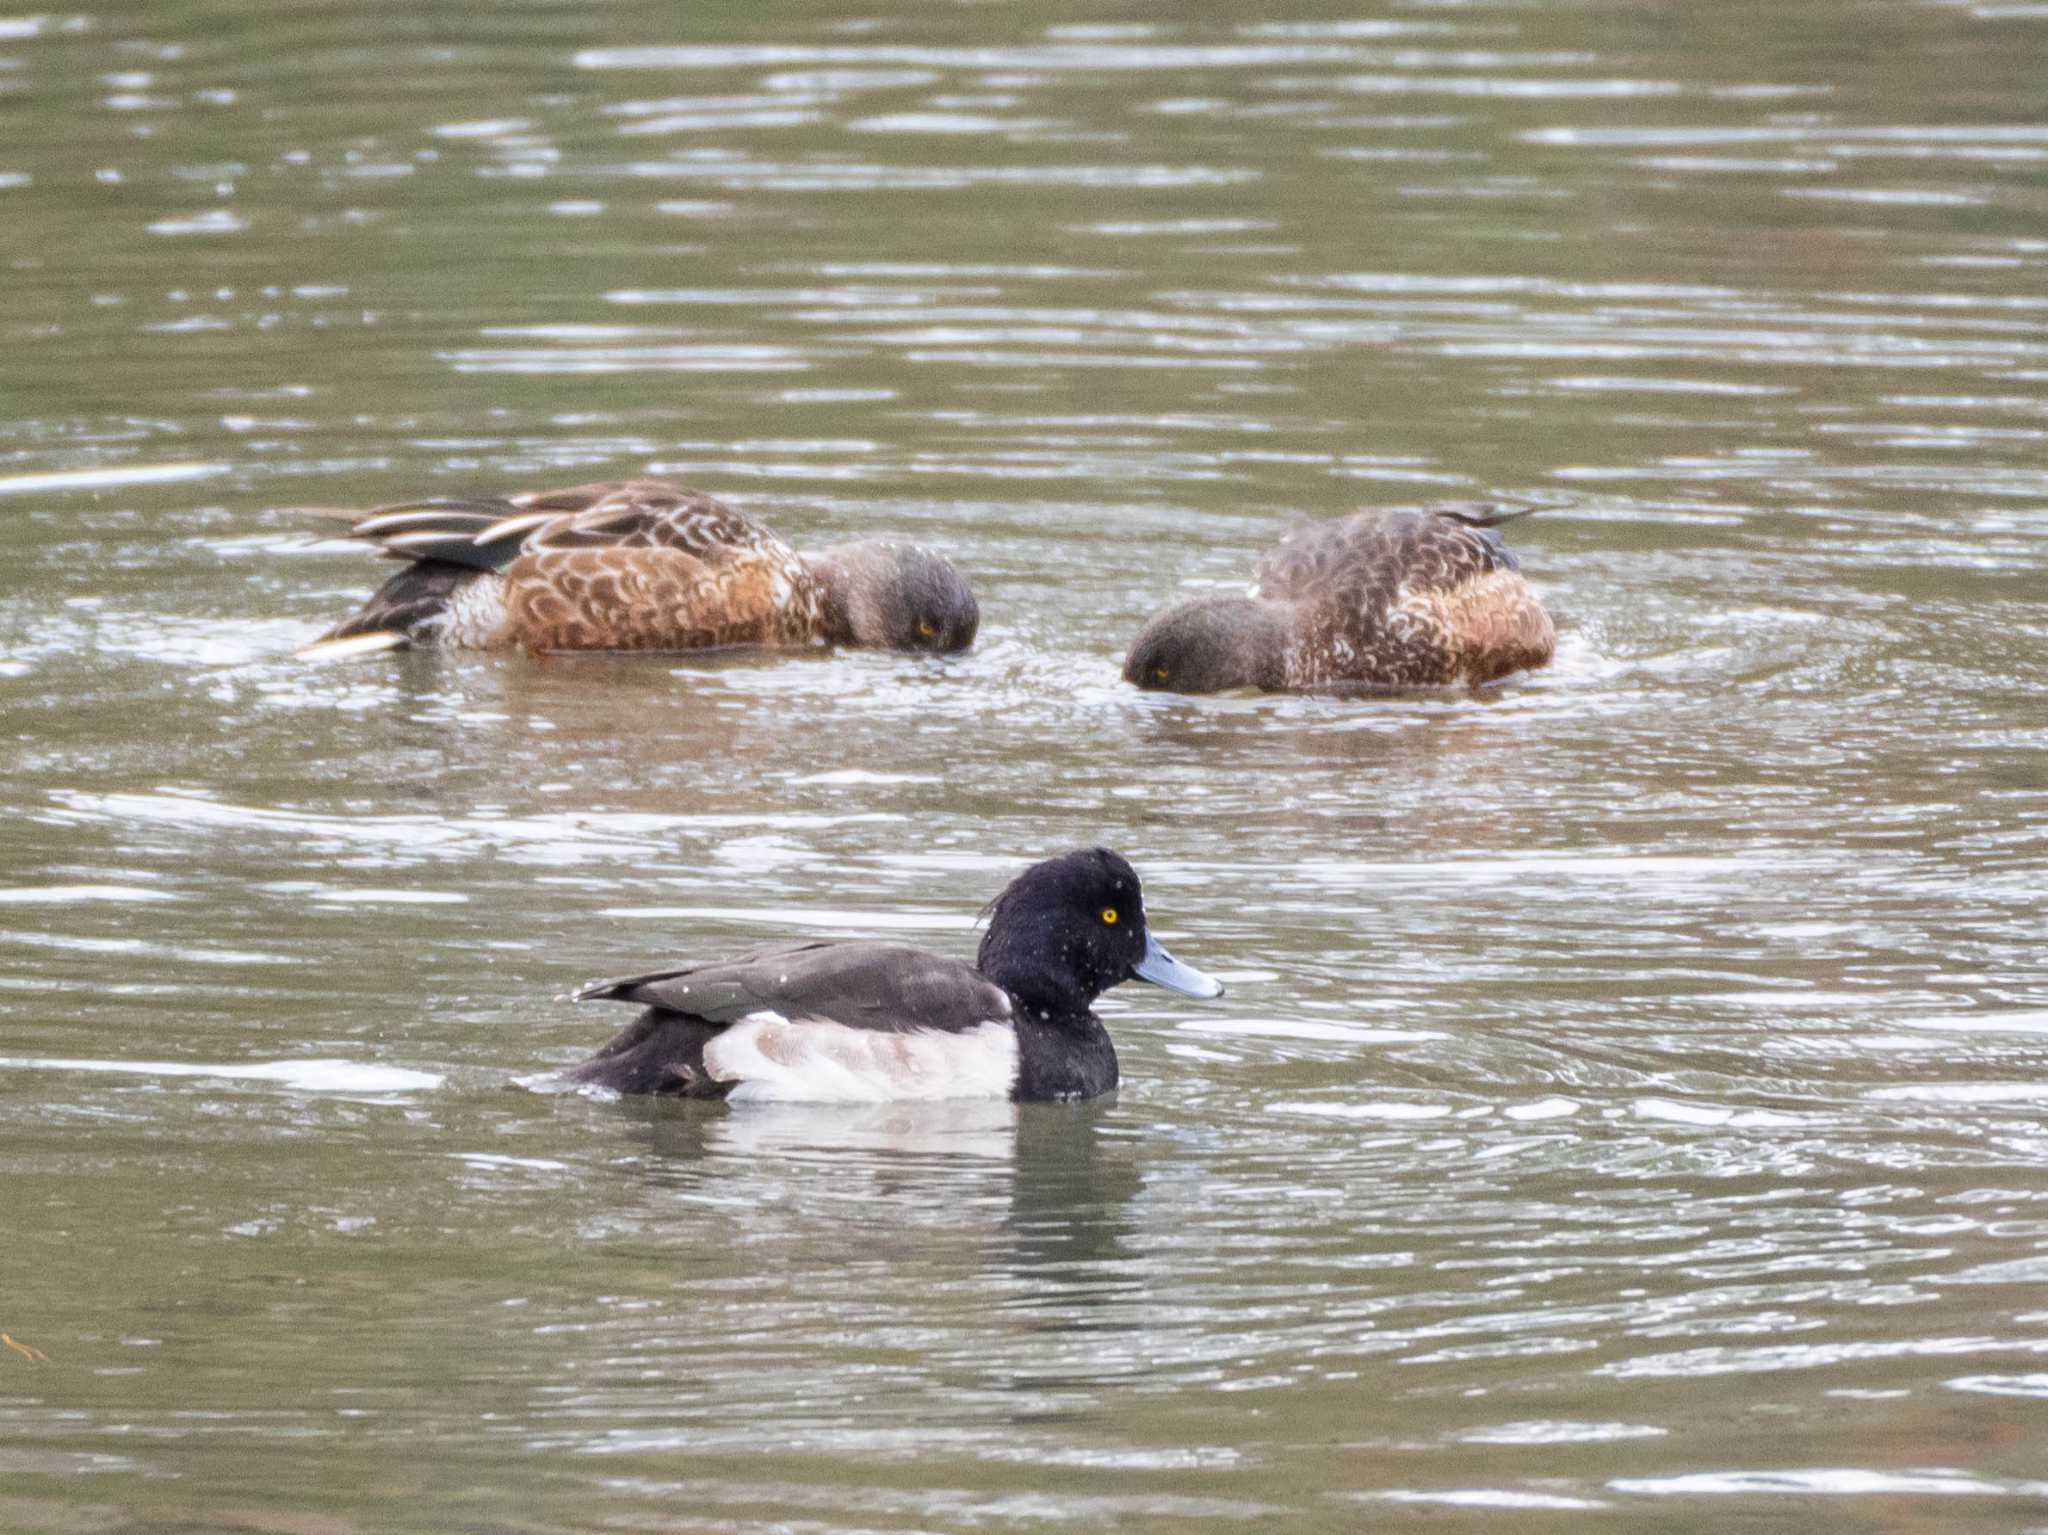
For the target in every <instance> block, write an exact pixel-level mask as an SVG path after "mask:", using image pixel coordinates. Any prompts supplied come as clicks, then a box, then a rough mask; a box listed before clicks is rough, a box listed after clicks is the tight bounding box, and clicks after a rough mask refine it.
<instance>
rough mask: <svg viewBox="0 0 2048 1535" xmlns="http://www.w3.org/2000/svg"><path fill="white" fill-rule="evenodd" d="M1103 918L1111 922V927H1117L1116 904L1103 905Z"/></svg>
mask: <svg viewBox="0 0 2048 1535" xmlns="http://www.w3.org/2000/svg"><path fill="white" fill-rule="evenodd" d="M1102 920H1103V921H1104V922H1106V923H1108V924H1109V925H1110V926H1111V927H1115V926H1116V908H1115V907H1114V906H1105V907H1103V908H1102Z"/></svg>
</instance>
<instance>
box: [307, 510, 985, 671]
mask: <svg viewBox="0 0 2048 1535" xmlns="http://www.w3.org/2000/svg"><path fill="white" fill-rule="evenodd" d="M342 515H344V516H347V517H349V518H351V519H352V521H353V522H354V526H353V527H352V528H351V529H350V530H349V536H350V537H352V538H359V539H362V540H363V541H364V542H365V543H369V544H374V545H376V547H377V550H378V552H379V553H380V554H383V555H386V556H389V557H391V558H393V559H398V560H402V561H404V562H405V568H404V569H403V570H401V571H399V572H398V574H397V575H395V576H393V577H392V578H391V579H390V580H389V581H386V582H385V583H384V585H383V588H382V589H381V590H379V591H378V592H377V594H376V595H375V596H374V597H372V598H371V599H370V600H369V601H368V602H367V603H365V604H364V605H363V607H362V610H361V611H360V612H358V613H356V614H355V615H354V616H353V617H351V618H349V619H347V620H345V621H343V622H342V623H339V624H337V625H335V627H334V628H332V629H330V630H328V631H327V633H325V634H323V635H322V636H321V637H320V638H319V639H317V640H315V641H314V642H313V643H312V644H310V645H308V646H306V647H305V648H304V649H303V650H301V651H300V652H299V654H300V655H302V656H317V657H329V658H331V657H337V656H346V655H360V654H364V653H367V652H371V651H379V650H398V649H402V648H404V647H406V646H409V645H449V646H456V647H460V648H464V649H472V650H493V649H499V648H502V647H508V646H522V647H524V648H526V649H528V650H707V649H711V648H713V647H716V646H725V645H769V646H798V645H866V646H872V647H875V648H878V649H886V650H922V651H932V652H939V653H944V652H947V651H954V650H961V649H964V648H966V647H967V646H968V645H969V644H971V643H972V642H973V640H974V631H975V629H976V627H977V626H978V625H979V623H980V621H981V613H980V609H979V608H978V607H977V606H976V605H975V601H974V593H973V592H972V591H970V590H969V589H968V586H967V582H966V580H965V579H964V578H963V577H962V576H961V574H960V572H959V571H957V570H955V569H954V568H953V566H952V565H951V564H950V563H948V562H947V561H946V560H945V559H943V558H942V557H940V556H939V555H936V554H933V553H931V552H930V551H929V550H925V549H920V548H917V547H915V546H913V545H908V544H888V543H850V544H836V545H834V546H832V547H831V548H828V549H823V550H820V551H819V552H818V553H816V554H814V555H809V556H806V555H801V554H798V553H797V552H796V551H795V550H794V549H792V548H790V547H789V545H788V544H786V543H784V542H783V541H782V540H781V539H779V538H777V537H776V536H775V535H774V534H773V533H771V532H769V531H768V530H767V529H766V528H765V527H763V526H762V525H761V524H760V523H758V522H756V521H754V519H753V518H751V517H748V516H745V515H744V514H742V513H740V512H736V511H734V510H733V509H732V508H731V507H729V506H726V505H725V504H724V503H722V502H720V501H716V500H714V499H712V498H711V497H710V496H707V495H704V494H703V493H702V492H700V491H694V490H685V489H683V488H682V487H681V486H679V485H671V484H669V483H667V482H666V481H663V480H626V481H622V482H618V483H613V484H599V485H576V486H572V487H570V488H569V489H566V490H544V491H526V492H523V493H521V494H518V495H511V496H478V497H472V498H462V499H456V500H447V501H412V502H406V503H404V504H402V505H398V506H386V507H380V508H377V509H376V510H374V511H370V512H364V513H355V512H349V513H343V514H342Z"/></svg>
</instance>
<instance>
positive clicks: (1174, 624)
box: [1124, 597, 1287, 693]
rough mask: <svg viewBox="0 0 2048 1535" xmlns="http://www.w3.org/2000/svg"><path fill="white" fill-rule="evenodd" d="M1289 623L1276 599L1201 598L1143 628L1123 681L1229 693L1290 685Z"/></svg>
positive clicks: (1167, 688)
mask: <svg viewBox="0 0 2048 1535" xmlns="http://www.w3.org/2000/svg"><path fill="white" fill-rule="evenodd" d="M1286 655H1287V626H1286V624H1285V623H1283V622H1282V621H1281V617H1280V615H1279V614H1278V613H1276V612H1275V611H1274V609H1273V606H1272V604H1270V603H1263V602H1254V601H1253V600H1252V599H1251V598H1249V597H1196V598H1194V599H1193V600H1191V601H1188V602H1183V603H1182V604H1181V605H1180V606H1179V607H1176V608H1168V609H1167V610H1166V611H1165V612H1164V613H1161V614H1159V615H1158V616H1157V617H1155V618H1153V619H1152V620H1151V622H1149V623H1147V624H1146V625H1145V627H1144V628H1143V629H1141V630H1139V631H1138V637H1137V639H1135V640H1134V641H1132V642H1131V651H1130V654H1129V655H1128V656H1126V657H1125V658H1124V681H1126V682H1129V683H1133V684H1135V685H1136V686H1138V687H1141V688H1148V689H1152V690H1154V691H1167V692H1174V693H1227V692H1229V691H1230V690H1231V689H1233V688H1263V689H1265V690H1266V691H1268V692H1274V691H1278V690H1279V689H1280V688H1282V687H1284V686H1286Z"/></svg>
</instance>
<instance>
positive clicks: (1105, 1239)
mask: <svg viewBox="0 0 2048 1535" xmlns="http://www.w3.org/2000/svg"><path fill="white" fill-rule="evenodd" d="M609 1107H610V1109H611V1110H612V1111H613V1112H615V1113H617V1114H619V1115H621V1116H624V1117H627V1118H633V1119H638V1120H640V1121H641V1122H642V1123H643V1124H644V1126H645V1128H646V1133H647V1136H648V1141H649V1150H650V1152H651V1153H652V1156H651V1158H650V1160H649V1162H648V1164H647V1165H646V1166H645V1167H643V1168H642V1169H641V1176H642V1177H644V1178H646V1179H647V1180H648V1181H649V1182H652V1183H656V1184H664V1185H667V1186H670V1187H675V1188H691V1189H700V1188H703V1187H706V1186H715V1187H716V1189H717V1191H718V1192H719V1194H720V1195H721V1196H722V1199H723V1200H729V1201H732V1202H734V1203H735V1204H737V1205H740V1206H746V1205H751V1204H753V1203H755V1201H753V1200H751V1199H750V1198H749V1196H748V1186H749V1185H750V1184H758V1185H759V1187H760V1190H761V1191H762V1192H763V1193H766V1192H768V1191H769V1190H771V1189H772V1191H773V1192H774V1194H775V1196H776V1202H777V1203H779V1204H782V1205H783V1206H784V1207H785V1208H787V1207H788V1205H787V1201H788V1200H790V1199H792V1198H793V1199H794V1200H795V1201H796V1203H797V1204H799V1205H801V1204H802V1203H804V1202H805V1201H804V1194H805V1191H808V1190H812V1189H815V1191H816V1192H817V1194H818V1196H819V1197H820V1199H823V1200H827V1201H829V1203H830V1204H831V1206H832V1207H833V1208H836V1209H840V1210H843V1209H844V1208H845V1207H846V1202H847V1201H848V1200H855V1201H859V1202H862V1203H863V1204H864V1205H865V1206H866V1208H868V1209H869V1210H871V1211H873V1210H876V1209H877V1208H878V1205H879V1207H880V1208H887V1207H889V1206H896V1207H899V1218H900V1219H901V1220H902V1221H903V1222H904V1223H906V1224H916V1225H919V1226H921V1227H923V1228H924V1229H926V1230H931V1229H934V1220H935V1218H937V1219H938V1220H939V1221H940V1222H941V1223H942V1224H944V1225H950V1226H960V1225H968V1226H973V1225H982V1226H984V1227H986V1225H987V1223H988V1220H989V1215H990V1211H991V1208H992V1207H996V1208H1000V1202H1001V1201H1002V1200H1003V1196H1004V1182H1003V1180H1004V1175H1006V1174H1007V1209H1006V1210H1004V1212H1003V1214H1002V1216H1001V1217H1000V1220H999V1222H998V1223H997V1224H996V1226H995V1228H994V1230H993V1232H992V1233H991V1240H990V1242H989V1244H988V1246H987V1247H986V1249H985V1252H986V1255H987V1260H988V1262H989V1264H990V1265H991V1266H992V1267H995V1268H997V1269H999V1270H1004V1271H1007V1272H1008V1274H1009V1275H1010V1276H1011V1277H1012V1278H1013V1279H1016V1280H1019V1281H1023V1282H1025V1284H1026V1289H1025V1290H1024V1293H1023V1294H1022V1295H1021V1296H1020V1297H1019V1302H1018V1303H1019V1304H1020V1305H1024V1306H1032V1305H1038V1304H1047V1305H1052V1304H1056V1303H1057V1304H1071V1303H1072V1302H1073V1301H1074V1300H1075V1299H1076V1298H1081V1299H1084V1300H1107V1299H1109V1298H1111V1297H1113V1296H1117V1295H1121V1294H1124V1293H1126V1292H1128V1291H1130V1290H1131V1289H1133V1288H1135V1287H1136V1286H1137V1285H1138V1284H1139V1283H1140V1281H1139V1279H1138V1278H1137V1277H1135V1276H1134V1274H1133V1273H1132V1272H1131V1264H1132V1260H1133V1259H1134V1258H1135V1256H1136V1253H1135V1250H1134V1248H1133V1246H1132V1241H1131V1237H1132V1222H1131V1218H1130V1206H1131V1203H1132V1201H1133V1200H1134V1199H1135V1198H1136V1196H1137V1193H1138V1190H1139V1188H1140V1187H1141V1186H1142V1184H1143V1181H1144V1180H1143V1176H1142V1173H1141V1170H1140V1159H1139V1146H1138V1139H1137V1136H1136V1133H1135V1132H1134V1131H1132V1130H1131V1129H1130V1127H1129V1126H1128V1124H1125V1125H1124V1126H1123V1127H1122V1129H1119V1126H1118V1118H1117V1113H1116V1108H1115V1104H1114V1102H1113V1101H1104V1100H1096V1101H1094V1102H1089V1103H1049V1104H1025V1105H1018V1104H1013V1103H1004V1102H989V1101H984V1100H973V1099H964V1100H960V1101H957V1102H938V1103H906V1104H859V1105H845V1104H800V1103H775V1104H755V1105H739V1106H729V1105H725V1104H707V1103H693V1102H687V1101H669V1100H663V1101H659V1102H657V1101H655V1100H649V1099H637V1100H636V1099H625V1100H621V1101H619V1102H618V1103H615V1104H612V1105H609ZM913 1206H914V1207H916V1209H915V1212H914V1213H913V1211H912V1209H911V1207H913Z"/></svg>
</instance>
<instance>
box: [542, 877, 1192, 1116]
mask: <svg viewBox="0 0 2048 1535" xmlns="http://www.w3.org/2000/svg"><path fill="white" fill-rule="evenodd" d="M984 915H985V916H986V917H987V919H988V926H987V929H986V931H985V932H984V933H983V934H982V938H981V946H980V949H979V951H978V953H977V954H976V957H975V961H974V963H973V964H972V965H969V964H967V963H966V962H965V961H963V960H958V959H952V958H948V957H947V956H945V955H940V954H932V953H928V952H926V951H925V950H923V949H913V948H906V947H902V946H899V945H895V944H886V943H870V942H811V943H796V944H787V945H783V946H780V947H776V948H768V949H761V950H757V951H756V952H754V953H751V954H746V955H742V956H740V957H739V958H737V959H729V960H719V961H712V962H710V963H706V964H688V965H681V966H678V967H676V968H674V969H669V970H655V971H651V972H649V973H648V974H646V975H635V976H629V977H626V978H625V979H623V980H608V981H593V982H591V983H590V984H589V985H587V986H584V987H582V988H581V989H580V990H578V991H576V992H574V993H573V994H572V995H571V998H570V1000H574V1001H605V1002H629V1003H634V1004H637V1005H639V1006H640V1007H641V1008H642V1009H643V1011H642V1012H641V1013H640V1015H639V1016H638V1017H637V1018H635V1019H634V1020H633V1022H631V1023H629V1024H628V1025H626V1027H625V1028H624V1029H622V1030H621V1031H620V1032H619V1033H618V1034H617V1035H616V1036H615V1037H614V1038H613V1039H612V1040H611V1041H610V1042H609V1043H607V1044H606V1045H605V1046H604V1047H603V1048H602V1049H600V1050H599V1051H598V1052H597V1053H596V1054H595V1055H593V1056H591V1057H590V1058H589V1059H588V1060H586V1061H584V1062H583V1063H582V1064H581V1065H580V1066H577V1067H575V1068H574V1069H573V1070H572V1071H571V1072H570V1073H569V1076H570V1080H572V1081H574V1082H576V1083H578V1084H581V1085H585V1086H590V1087H595V1088H602V1089H609V1090H610V1091H612V1092H616V1093H620V1094H625V1095H634V1094H656V1095H664V1096H670V1097H678V1098H722V1099H725V1100H727V1101H729V1102H734V1103H743V1102H747V1101H749V1100H763V1101H775V1100H784V1101H794V1102H810V1103H818V1102H826V1103H881V1102H897V1101H904V1100H916V1099H925V1100H931V1099H959V1098H983V1099H1008V1100H1010V1101H1011V1102H1015V1103H1040V1102H1051V1101H1057V1100H1072V1099H1082V1098H1094V1097H1099V1096H1100V1095H1102V1094H1103V1093H1106V1092H1109V1091H1110V1090H1111V1089H1113V1088H1114V1087H1115V1086H1116V1085H1117V1059H1116V1047H1115V1045H1114V1044H1113V1043H1112V1042H1111V1040H1110V1037H1109V1031H1108V1030H1107V1029H1106V1028H1104V1027H1103V1024H1102V1020H1101V1019H1100V1018H1098V1017H1096V1015H1095V1013H1094V1010H1093V1005H1094V1002H1095V999H1096V998H1097V997H1098V996H1100V995H1101V994H1102V993H1103V992H1105V991H1107V990H1108V989H1109V988H1110V987H1112V986H1117V985H1120V984H1122V983H1123V982H1125V981H1130V980H1138V981H1147V982H1150V983H1151V984H1152V985H1154V986H1161V987H1164V988H1165V989H1166V990H1168V991H1174V992H1179V993H1181V994H1183V995H1185V996H1190V997H1204V998H1207V997H1219V996H1221V995H1222V994H1223V987H1222V984H1221V983H1220V982H1218V981H1216V980H1215V979H1213V978H1212V977H1210V976H1208V975H1205V974H1203V973H1202V972H1201V971H1200V970H1197V969H1195V968H1194V967H1193V966H1192V965H1186V964H1183V963H1181V962H1180V961H1179V960H1177V959H1175V958H1174V957H1173V956H1172V955H1171V954H1169V953H1167V951H1166V949H1165V948H1164V947H1163V946H1162V945H1161V944H1160V942H1159V940H1158V939H1156V938H1154V937H1153V936H1152V934H1151V933H1150V931H1149V930H1148V929H1147V927H1146V923H1145V893H1144V889H1143V887H1142V886H1141V885H1140V884H1139V881H1138V875H1137V871H1136V870H1134V869H1133V868H1132V867H1131V865H1130V863H1129V862H1128V861H1127V860H1126V859H1125V858H1124V857H1123V856H1122V855H1121V854H1120V853H1117V852H1115V851H1113V850H1112V849H1109V848H1105V847H1092V848H1082V849H1079V850H1077V851H1074V852H1070V853H1064V854H1061V855H1060V856H1059V857H1056V858H1048V859H1046V860H1045V861H1043V862H1042V863H1036V864H1033V865H1032V866H1031V867H1030V868H1028V869H1026V870H1025V871H1024V872H1023V873H1021V874H1019V875H1018V876H1017V877H1016V878H1015V879H1013V880H1012V881H1011V882H1010V883H1009V885H1008V886H1007V887H1006V888H1005V889H1004V890H1003V892H1002V893H1001V894H1000V895H998V896H997V897H996V898H995V899H994V900H993V901H992V902H990V903H989V905H988V907H987V908H986V909H985V912H984Z"/></svg>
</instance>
